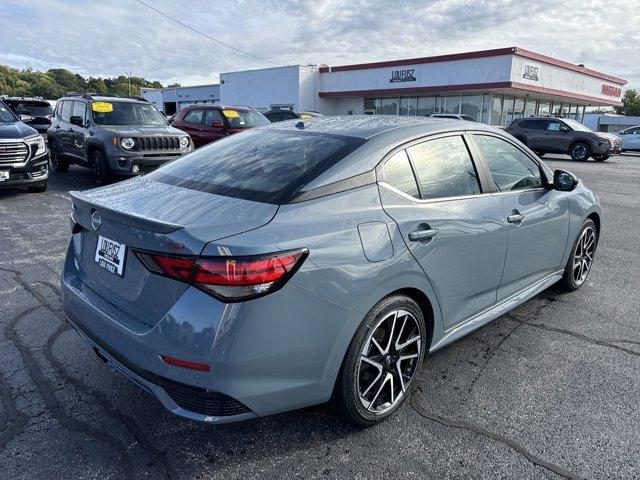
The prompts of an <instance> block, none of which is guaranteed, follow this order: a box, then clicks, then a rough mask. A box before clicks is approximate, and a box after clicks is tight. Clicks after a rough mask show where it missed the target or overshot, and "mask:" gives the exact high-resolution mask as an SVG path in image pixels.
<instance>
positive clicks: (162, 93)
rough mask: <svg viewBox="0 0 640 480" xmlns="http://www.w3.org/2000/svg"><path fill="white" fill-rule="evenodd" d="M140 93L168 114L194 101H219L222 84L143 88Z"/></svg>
mask: <svg viewBox="0 0 640 480" xmlns="http://www.w3.org/2000/svg"><path fill="white" fill-rule="evenodd" d="M140 95H141V96H142V97H144V98H146V99H147V100H148V101H150V102H151V103H153V104H154V105H155V106H156V107H158V109H160V110H162V111H163V112H164V113H166V114H168V115H173V114H174V113H176V112H177V111H179V110H181V109H183V108H184V107H186V106H187V105H192V104H194V103H219V102H220V85H218V84H217V83H216V84H209V85H193V86H190V87H166V88H141V89H140Z"/></svg>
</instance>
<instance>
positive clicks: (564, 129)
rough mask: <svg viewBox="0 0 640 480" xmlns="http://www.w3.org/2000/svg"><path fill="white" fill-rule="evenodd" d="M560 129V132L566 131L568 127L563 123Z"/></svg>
mask: <svg viewBox="0 0 640 480" xmlns="http://www.w3.org/2000/svg"><path fill="white" fill-rule="evenodd" d="M560 131H561V132H562V133H567V132H568V131H569V127H565V126H564V125H560Z"/></svg>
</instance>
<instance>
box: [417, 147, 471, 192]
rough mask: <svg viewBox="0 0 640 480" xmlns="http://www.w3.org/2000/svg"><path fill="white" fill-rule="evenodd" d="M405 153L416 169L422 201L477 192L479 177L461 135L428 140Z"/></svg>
mask: <svg viewBox="0 0 640 480" xmlns="http://www.w3.org/2000/svg"><path fill="white" fill-rule="evenodd" d="M407 151H408V152H409V155H410V156H411V160H412V161H413V164H414V166H415V169H416V175H417V176H418V183H419V184H420V191H421V192H422V198H424V199H431V198H443V197H461V196H465V195H475V194H478V193H480V183H479V182H478V174H477V173H476V169H475V167H474V165H473V162H472V161H471V156H470V155H469V150H467V145H466V144H465V143H464V140H463V139H462V137H461V136H458V135H456V136H453V137H444V138H437V139H435V140H428V141H426V142H422V143H418V144H417V145H413V146H411V147H409V148H408V149H407Z"/></svg>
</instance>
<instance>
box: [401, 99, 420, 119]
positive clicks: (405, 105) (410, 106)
mask: <svg viewBox="0 0 640 480" xmlns="http://www.w3.org/2000/svg"><path fill="white" fill-rule="evenodd" d="M417 112H418V99H417V97H400V115H417Z"/></svg>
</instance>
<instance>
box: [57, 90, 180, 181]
mask: <svg viewBox="0 0 640 480" xmlns="http://www.w3.org/2000/svg"><path fill="white" fill-rule="evenodd" d="M47 133H48V138H49V149H50V151H51V166H52V168H53V170H55V171H57V172H66V171H67V170H68V169H69V164H71V163H76V164H79V165H83V166H86V167H89V168H91V170H92V171H93V173H94V175H95V178H96V183H97V184H98V185H102V184H105V183H108V182H109V180H110V179H111V176H112V175H113V174H114V173H117V174H122V175H137V174H141V173H146V172H149V171H151V170H154V169H155V168H157V167H158V166H160V165H162V164H163V163H165V162H167V161H169V160H173V159H175V158H177V157H180V156H181V155H183V154H185V153H187V152H190V151H192V150H193V142H192V141H191V139H190V138H189V135H187V134H186V133H185V132H183V131H182V130H178V129H177V128H173V127H171V126H170V125H169V124H168V123H167V120H166V119H165V117H164V115H163V114H162V113H161V112H160V111H159V110H158V109H157V108H156V107H155V106H154V105H153V104H151V103H149V102H147V101H146V100H145V99H143V98H139V97H118V96H115V95H92V94H68V95H66V96H65V97H63V98H61V99H60V100H58V103H57V105H56V111H55V115H54V117H53V119H52V123H51V127H50V128H49V130H48V132H47Z"/></svg>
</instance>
